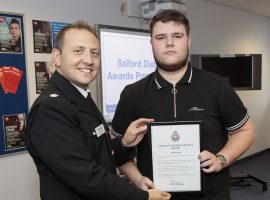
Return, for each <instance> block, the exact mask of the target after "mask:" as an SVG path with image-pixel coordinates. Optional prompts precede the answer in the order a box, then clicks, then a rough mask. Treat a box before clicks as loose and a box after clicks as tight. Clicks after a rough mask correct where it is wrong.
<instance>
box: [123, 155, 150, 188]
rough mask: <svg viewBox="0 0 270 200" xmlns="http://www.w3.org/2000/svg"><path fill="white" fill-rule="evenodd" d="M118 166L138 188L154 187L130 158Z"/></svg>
mask: <svg viewBox="0 0 270 200" xmlns="http://www.w3.org/2000/svg"><path fill="white" fill-rule="evenodd" d="M118 168H119V170H120V171H121V172H122V173H123V174H124V175H126V176H127V177H128V179H129V180H130V181H131V182H132V183H134V184H135V185H136V186H137V187H138V188H140V189H143V190H148V189H150V188H154V184H153V182H152V181H151V180H150V179H149V178H147V177H145V176H143V175H142V174H141V172H140V171H139V170H138V168H137V166H136V164H135V163H134V161H132V160H130V161H128V162H126V163H125V164H123V165H121V166H119V167H118Z"/></svg>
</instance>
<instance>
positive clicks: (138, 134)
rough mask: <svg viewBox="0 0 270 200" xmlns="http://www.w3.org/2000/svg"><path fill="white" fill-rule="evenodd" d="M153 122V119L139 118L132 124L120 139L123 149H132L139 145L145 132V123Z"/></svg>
mask: <svg viewBox="0 0 270 200" xmlns="http://www.w3.org/2000/svg"><path fill="white" fill-rule="evenodd" d="M153 121H154V120H153V119H147V118H140V119H137V120H136V121H134V122H132V123H131V124H130V125H129V127H128V128H127V131H126V133H125V135H124V136H123V138H122V143H123V145H124V146H125V147H134V146H136V145H137V144H139V143H140V141H141V140H142V139H143V137H144V134H145V133H146V132H147V123H149V122H153Z"/></svg>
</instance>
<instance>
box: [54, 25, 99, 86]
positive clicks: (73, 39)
mask: <svg viewBox="0 0 270 200" xmlns="http://www.w3.org/2000/svg"><path fill="white" fill-rule="evenodd" d="M53 54H54V62H55V64H56V66H58V67H57V71H58V72H59V73H60V74H62V75H63V76H64V77H65V78H66V79H68V80H69V81H71V82H72V83H73V84H75V85H77V86H79V87H81V88H83V89H86V88H87V87H88V85H89V83H90V82H92V81H93V80H94V79H95V78H96V76H97V74H98V72H99V69H100V45H99V41H98V39H97V38H96V36H95V35H94V34H92V33H91V32H89V31H88V30H85V29H70V30H68V31H67V32H66V33H65V35H64V43H63V49H62V53H60V52H59V50H55V49H54V51H53Z"/></svg>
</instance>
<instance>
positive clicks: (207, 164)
mask: <svg viewBox="0 0 270 200" xmlns="http://www.w3.org/2000/svg"><path fill="white" fill-rule="evenodd" d="M199 159H200V161H201V168H202V170H203V171H204V172H205V173H212V172H219V171H220V170H222V165H221V164H220V163H219V162H218V159H217V157H216V155H215V154H213V153H211V152H209V151H206V150H205V151H202V152H201V153H200V154H199Z"/></svg>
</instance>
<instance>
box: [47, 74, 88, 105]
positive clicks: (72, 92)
mask: <svg viewBox="0 0 270 200" xmlns="http://www.w3.org/2000/svg"><path fill="white" fill-rule="evenodd" d="M50 82H51V83H52V84H54V85H55V87H56V88H58V89H59V90H60V91H61V93H62V94H63V95H64V96H65V97H66V98H67V99H69V100H70V101H75V102H77V101H81V99H82V98H84V97H85V96H84V94H83V93H82V91H81V90H83V89H81V90H79V88H78V87H76V86H75V85H74V84H72V83H71V82H70V81H69V80H67V79H66V78H65V77H64V76H62V75H61V74H60V73H59V72H57V71H55V72H54V73H53V75H52V77H51V79H50ZM85 92H86V93H87V91H85Z"/></svg>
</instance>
